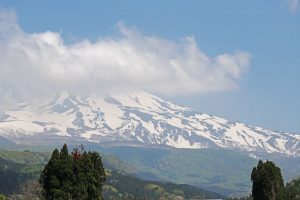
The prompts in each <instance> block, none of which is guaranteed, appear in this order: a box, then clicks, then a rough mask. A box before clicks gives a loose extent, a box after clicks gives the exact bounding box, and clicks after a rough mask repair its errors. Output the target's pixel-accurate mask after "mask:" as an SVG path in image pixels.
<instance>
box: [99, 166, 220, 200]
mask: <svg viewBox="0 0 300 200" xmlns="http://www.w3.org/2000/svg"><path fill="white" fill-rule="evenodd" d="M109 174H110V175H109V176H107V181H106V185H105V186H104V188H103V196H104V198H105V199H115V200H119V199H120V200H121V199H137V200H139V199H203V198H204V196H205V197H206V198H214V199H216V198H223V197H222V196H221V195H219V194H217V193H214V192H209V191H206V190H203V189H200V188H196V187H193V186H190V185H179V184H173V183H161V182H157V181H146V180H142V179H139V178H136V177H134V176H132V175H128V174H124V173H120V172H117V171H110V173H109ZM125 197H126V198H125Z"/></svg>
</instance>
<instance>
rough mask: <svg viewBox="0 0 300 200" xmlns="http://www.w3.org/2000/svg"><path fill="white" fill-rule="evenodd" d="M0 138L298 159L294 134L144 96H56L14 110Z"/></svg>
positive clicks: (0, 126)
mask: <svg viewBox="0 0 300 200" xmlns="http://www.w3.org/2000/svg"><path fill="white" fill-rule="evenodd" d="M0 136H2V137H4V138H6V139H9V140H11V141H13V142H16V143H29V144H33V143H54V142H57V141H64V140H68V141H73V142H76V141H77V142H78V141H79V142H80V141H89V142H94V143H104V142H116V141H121V142H122V141H123V142H131V143H141V144H143V143H144V144H151V145H152V144H153V145H154V144H155V145H168V146H172V147H176V148H195V149H197V148H230V149H237V150H241V151H246V152H250V153H252V152H263V153H279V154H284V155H289V156H300V135H298V134H293V133H283V132H277V131H272V130H268V129H264V128H260V127H254V126H249V125H246V124H243V123H239V122H230V121H228V120H225V119H222V118H219V117H215V116H210V115H207V114H202V113H200V112H195V111H193V110H191V109H190V108H186V107H182V106H178V105H174V104H172V103H171V102H168V101H164V100H162V99H161V98H159V97H156V96H154V95H151V94H148V93H145V92H133V93H124V94H119V95H114V96H106V97H101V98H96V97H92V96H89V97H78V96H74V95H70V94H68V93H59V94H57V95H56V97H55V98H53V99H52V100H51V101H49V103H47V104H44V105H26V104H20V105H19V106H18V107H17V108H16V109H14V110H9V111H6V112H5V113H4V114H2V116H0Z"/></svg>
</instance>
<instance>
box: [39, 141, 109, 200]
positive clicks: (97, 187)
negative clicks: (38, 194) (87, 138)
mask: <svg viewBox="0 0 300 200" xmlns="http://www.w3.org/2000/svg"><path fill="white" fill-rule="evenodd" d="M104 181H105V171H104V168H103V164H102V161H101V157H100V156H99V154H98V153H97V152H86V151H85V150H84V148H83V146H81V147H80V149H79V148H75V149H74V151H73V152H72V153H71V154H69V152H68V148H67V145H64V146H63V148H62V149H61V151H60V152H59V151H58V150H57V149H55V150H54V151H53V154H52V156H51V159H50V161H49V162H48V164H47V165H46V166H45V168H44V170H43V172H42V174H41V177H40V183H41V185H42V187H43V194H42V195H43V197H44V198H45V199H47V200H48V199H49V200H52V199H53V200H54V199H61V200H69V199H73V200H90V199H91V200H101V199H103V197H102V187H103V182H104Z"/></svg>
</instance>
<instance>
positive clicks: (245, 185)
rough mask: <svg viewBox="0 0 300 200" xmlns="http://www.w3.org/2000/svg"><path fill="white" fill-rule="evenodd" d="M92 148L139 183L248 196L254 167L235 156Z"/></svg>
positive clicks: (207, 151) (205, 151) (202, 151)
mask: <svg viewBox="0 0 300 200" xmlns="http://www.w3.org/2000/svg"><path fill="white" fill-rule="evenodd" d="M94 148H95V149H97V150H99V151H101V152H105V153H109V154H113V155H116V156H117V157H118V158H119V159H121V160H122V161H123V162H124V163H126V165H127V166H129V167H128V168H129V169H130V171H127V169H124V171H126V172H128V173H130V174H134V175H135V176H137V177H140V178H142V179H148V180H155V181H162V180H164V181H167V182H174V183H186V184H190V185H194V186H197V187H205V189H207V190H211V191H216V192H218V193H222V194H223V195H228V196H229V195H231V194H233V193H234V195H238V196H241V195H246V194H247V193H248V191H249V188H251V181H250V179H249V176H250V173H251V170H252V168H253V166H255V165H256V164H257V162H256V160H254V159H252V158H249V157H247V156H244V155H241V154H240V153H238V152H233V151H226V150H218V149H174V148H148V147H102V148H101V147H99V146H98V147H94ZM236 191H238V192H239V193H238V194H237V193H236Z"/></svg>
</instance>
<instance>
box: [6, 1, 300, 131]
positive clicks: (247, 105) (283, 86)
mask: <svg viewBox="0 0 300 200" xmlns="http://www.w3.org/2000/svg"><path fill="white" fill-rule="evenodd" d="M292 3H294V4H293V5H294V6H291V5H292ZM297 3H298V1H296V0H291V1H288V0H272V1H271V0H267V1H261V0H252V1H239V0H230V1H225V0H224V1H219V0H215V1H214V0H213V1H212V0H203V1H154V0H152V1H148V2H146V1H88V2H87V1H78V2H75V1H56V0H54V1H14V0H12V1H0V7H1V8H4V9H11V10H13V11H14V12H15V13H16V15H17V18H18V24H19V26H20V27H21V28H22V29H23V31H24V32H26V33H29V34H31V33H42V32H46V31H52V32H58V33H60V35H61V37H62V38H63V40H64V42H65V43H70V44H72V43H76V42H77V41H81V40H83V39H87V40H89V41H97V40H99V38H103V37H104V38H106V37H114V36H116V35H118V28H117V25H116V24H118V23H119V22H123V23H124V24H126V26H128V27H135V28H133V29H138V30H139V32H140V34H142V35H146V36H150V37H157V38H164V39H166V40H170V41H175V42H176V43H180V41H181V40H182V38H185V37H188V36H193V38H194V40H195V41H196V42H197V45H198V48H199V49H201V51H202V52H204V53H205V55H207V56H208V57H211V58H214V57H217V56H218V55H221V54H230V55H231V54H234V53H235V52H239V51H242V52H246V53H247V54H249V55H250V56H251V59H250V65H249V69H248V70H247V72H245V73H243V75H241V76H240V77H239V78H238V80H237V81H236V86H237V87H234V88H232V89H226V90H225V89H224V90H220V91H208V92H202V90H200V92H197V91H198V90H196V91H195V92H191V93H189V94H184V95H180V94H172V95H169V94H160V95H161V96H164V97H165V98H167V99H169V100H171V101H173V102H175V103H179V104H182V105H187V106H190V107H192V108H194V109H196V110H199V111H201V112H204V113H209V114H213V115H217V116H221V117H225V118H227V119H230V120H234V121H242V122H245V123H248V124H252V125H259V126H263V127H266V128H272V129H277V130H282V131H292V132H298V133H300V101H299V99H300V78H299V75H300V10H299V6H297ZM298 4H299V3H298ZM158 41H161V40H158ZM140 45H142V44H140ZM179 46H180V45H179ZM158 93H160V92H159V91H158Z"/></svg>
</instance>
